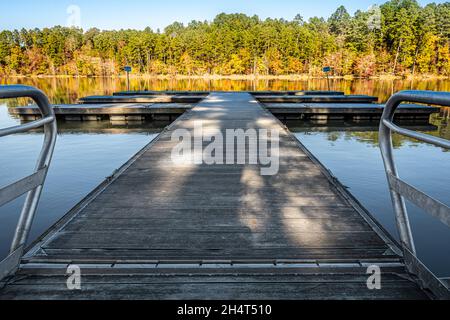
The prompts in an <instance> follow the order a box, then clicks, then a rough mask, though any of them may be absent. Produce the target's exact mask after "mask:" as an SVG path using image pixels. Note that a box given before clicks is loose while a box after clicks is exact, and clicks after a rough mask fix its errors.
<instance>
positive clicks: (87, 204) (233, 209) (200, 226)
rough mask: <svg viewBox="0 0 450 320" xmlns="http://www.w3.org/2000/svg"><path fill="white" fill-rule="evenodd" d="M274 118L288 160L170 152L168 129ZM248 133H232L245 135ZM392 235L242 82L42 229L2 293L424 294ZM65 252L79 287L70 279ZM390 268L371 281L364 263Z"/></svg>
mask: <svg viewBox="0 0 450 320" xmlns="http://www.w3.org/2000/svg"><path fill="white" fill-rule="evenodd" d="M198 121H202V124H203V127H204V129H205V130H218V131H220V132H224V131H225V130H226V129H274V130H278V131H279V132H280V136H279V146H280V169H279V173H278V174H277V175H274V176H262V175H261V174H260V169H261V166H260V165H250V164H246V165H237V164H235V165H206V164H198V165H195V164H176V163H174V162H173V161H171V150H172V148H173V147H174V145H175V144H177V142H176V141H172V139H171V136H172V133H173V132H174V130H176V129H183V130H187V132H190V133H191V134H192V135H195V134H196V133H195V131H194V127H195V124H196V123H198ZM242 147H245V146H242V145H240V146H238V148H242ZM398 252H400V251H399V249H398V247H397V245H396V243H395V242H394V241H393V240H392V239H391V238H390V237H389V236H388V235H387V233H386V232H385V231H384V230H383V229H382V228H381V227H380V226H379V225H378V224H377V223H376V222H375V221H374V220H373V219H372V217H371V216H370V214H369V213H368V212H367V211H366V210H365V209H364V208H362V207H361V206H360V205H359V204H358V202H357V201H356V200H355V199H354V198H353V197H352V196H351V195H350V194H349V193H348V192H347V190H346V189H345V188H344V187H343V186H342V185H341V184H340V183H339V182H338V181H337V180H336V179H335V178H333V177H332V176H331V175H330V173H329V172H328V171H327V170H326V169H325V168H324V167H323V166H322V165H321V164H320V163H319V162H318V161H317V160H316V159H315V158H314V157H313V156H312V155H311V154H310V153H309V152H308V150H307V149H305V147H304V146H303V145H302V144H301V143H299V142H298V141H297V140H296V138H295V137H294V136H293V135H292V134H291V133H290V132H289V131H288V130H287V129H286V128H285V127H284V126H283V125H282V124H281V123H280V122H279V121H278V119H276V118H275V117H274V116H273V115H272V114H271V113H269V112H268V111H267V110H265V109H264V108H263V107H262V106H261V105H260V104H259V103H257V101H256V100H255V99H254V98H253V97H252V96H251V95H250V94H248V93H212V94H210V95H209V96H208V97H207V98H206V99H205V100H203V101H202V102H201V103H199V104H197V105H196V106H195V107H194V108H192V109H191V110H189V111H187V112H186V113H185V114H184V115H183V116H181V117H180V118H178V120H176V121H175V122H174V123H173V124H172V125H171V126H169V127H168V128H167V129H166V130H165V131H163V132H162V133H161V134H160V135H159V137H158V138H157V139H156V140H154V141H153V142H151V143H150V144H149V145H148V146H146V147H145V148H144V149H143V150H142V151H141V152H139V153H138V154H137V155H136V156H135V157H133V158H132V159H131V160H130V161H129V162H128V163H127V164H125V165H124V166H123V167H122V168H121V169H120V170H119V171H118V172H117V173H116V174H115V175H114V176H113V177H110V178H109V179H107V180H106V181H105V182H103V183H102V184H101V185H100V186H99V187H98V188H97V189H96V190H94V191H93V192H92V193H91V194H90V195H89V196H88V197H87V198H86V199H84V200H83V201H82V202H81V203H80V204H78V205H77V206H76V207H75V208H74V209H73V210H71V211H70V212H69V213H68V214H67V215H66V216H65V217H64V218H63V219H62V220H61V221H59V222H58V223H57V224H56V225H55V226H54V227H52V228H51V229H50V230H49V231H48V232H47V233H46V234H45V235H43V236H42V237H41V238H40V239H38V240H37V241H36V242H35V243H34V244H33V245H32V246H31V248H30V249H29V251H28V253H27V254H26V255H25V258H24V260H23V263H22V266H21V268H20V270H19V272H18V273H17V274H16V275H15V276H14V277H12V278H11V279H9V280H8V281H7V283H5V284H4V288H3V289H2V290H0V299H427V298H429V297H430V295H429V293H427V292H425V291H423V290H422V289H421V288H420V287H419V285H418V284H417V282H416V279H415V278H414V277H412V276H410V275H409V274H408V273H407V272H406V269H405V266H404V264H403V260H402V258H401V257H400V256H399V255H398V254H397V253H398ZM70 264H75V265H78V266H79V267H80V268H81V270H82V283H81V284H82V286H81V290H79V291H70V290H68V289H67V287H66V280H67V275H66V269H67V266H68V265H70ZM370 265H378V266H379V267H381V270H382V272H383V282H382V284H383V285H382V288H381V290H369V289H368V288H367V279H368V275H367V274H366V271H367V267H368V266H370Z"/></svg>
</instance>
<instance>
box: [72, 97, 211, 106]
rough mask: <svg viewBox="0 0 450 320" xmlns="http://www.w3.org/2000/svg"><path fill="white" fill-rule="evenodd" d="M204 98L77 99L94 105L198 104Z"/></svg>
mask: <svg viewBox="0 0 450 320" xmlns="http://www.w3.org/2000/svg"><path fill="white" fill-rule="evenodd" d="M203 98H204V96H181V95H172V96H171V95H155V96H146V95H144V96H90V97H85V98H81V99H79V102H80V103H82V104H94V103H198V102H200V101H201V100H202V99H203Z"/></svg>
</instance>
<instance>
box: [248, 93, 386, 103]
mask: <svg viewBox="0 0 450 320" xmlns="http://www.w3.org/2000/svg"><path fill="white" fill-rule="evenodd" d="M255 98H256V99H257V100H258V101H259V102H261V103H373V102H377V101H378V98H377V97H371V96H363V95H348V96H344V95H336V96H331V95H303V96H290V95H288V96H279V95H274V96H267V95H262V96H259V95H255Z"/></svg>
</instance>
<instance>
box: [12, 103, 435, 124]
mask: <svg viewBox="0 0 450 320" xmlns="http://www.w3.org/2000/svg"><path fill="white" fill-rule="evenodd" d="M192 107H193V104H181V103H154V104H145V103H105V104H100V103H99V104H73V105H65V104H61V105H54V111H55V115H56V117H57V118H58V119H62V120H66V121H97V120H111V121H113V122H114V121H126V122H132V121H144V120H148V121H151V120H172V119H174V118H175V117H177V116H180V115H182V114H183V113H184V112H186V111H187V110H189V109H191V108H192ZM264 107H265V108H267V109H268V110H269V111H270V112H271V113H273V114H274V115H275V116H277V117H278V118H280V119H305V120H325V121H327V120H339V119H349V120H355V121H366V120H369V121H378V120H379V119H380V117H381V114H382V113H383V110H384V105H380V104H353V103H350V104H347V103H339V104H337V103H336V104H334V103H286V104H283V103H266V104H264ZM439 110H440V109H439V108H434V107H428V106H423V105H411V104H409V105H401V106H400V107H399V109H398V112H397V113H396V119H400V120H401V119H404V120H411V121H417V122H421V123H423V122H426V123H428V122H429V118H430V115H431V114H433V113H439ZM9 112H10V113H11V114H13V115H17V116H19V117H20V118H21V119H22V120H24V121H30V120H36V119H38V118H40V117H41V114H40V111H39V108H37V106H27V107H18V108H10V109H9Z"/></svg>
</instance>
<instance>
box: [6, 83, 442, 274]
mask: <svg viewBox="0 0 450 320" xmlns="http://www.w3.org/2000/svg"><path fill="white" fill-rule="evenodd" d="M0 83H1V84H15V83H22V84H28V85H33V86H36V87H38V88H40V89H42V90H43V91H44V92H45V93H46V94H48V96H49V98H50V100H51V102H52V103H74V102H75V101H76V100H77V99H78V98H80V97H83V96H86V95H91V94H112V93H113V92H115V91H120V90H125V88H126V83H125V81H124V80H123V79H71V78H67V79H28V78H21V79H0ZM332 85H333V88H332V89H334V90H343V91H345V92H346V93H348V94H350V93H354V94H370V95H376V96H378V97H379V98H380V102H385V101H386V100H387V99H388V97H389V96H390V95H391V94H392V93H393V92H396V91H399V90H402V89H420V90H438V91H450V81H442V80H441V81H436V80H433V81H421V82H411V81H367V80H357V81H337V80H336V81H333V83H332ZM131 86H132V89H135V90H144V89H147V90H323V89H326V88H327V84H326V81H323V80H312V81H284V80H283V81H281V80H271V81H257V82H254V81H232V80H215V81H205V80H179V81H176V80H137V79H133V80H132V84H131ZM22 103H23V101H19V102H18V101H11V100H10V101H7V102H5V103H4V104H0V128H4V127H9V126H12V125H16V124H18V123H19V121H18V120H17V119H14V118H12V117H11V116H10V115H9V114H8V106H9V107H11V106H15V105H18V104H22ZM449 123H450V121H449V109H442V113H441V115H439V116H437V115H436V116H433V120H432V125H433V126H432V127H429V128H424V130H425V131H426V132H427V133H431V134H433V135H436V136H440V137H443V138H446V139H450V127H449ZM288 125H289V127H290V129H291V131H293V132H295V134H296V136H297V138H298V139H299V140H300V141H301V142H302V143H303V144H304V145H305V146H306V147H307V148H308V149H309V150H311V151H312V153H313V154H315V155H316V157H318V158H319V160H320V161H322V162H323V163H324V164H325V166H326V167H328V168H329V169H330V170H331V171H332V172H333V173H334V175H335V176H337V177H338V178H339V180H340V181H341V182H342V183H343V184H344V185H346V186H348V187H349V188H350V191H351V192H352V193H353V194H354V195H355V196H356V197H357V198H358V199H359V200H360V201H361V202H362V203H363V205H364V206H365V207H366V208H367V209H368V210H369V211H370V212H371V213H372V215H373V216H375V217H376V219H377V220H378V221H379V222H380V223H382V225H383V226H384V227H385V228H386V229H387V230H388V231H389V232H391V234H393V235H394V236H397V235H396V228H395V222H394V215H393V212H392V207H391V202H390V198H389V194H388V188H387V184H386V178H385V173H384V169H383V164H382V160H381V156H380V152H379V149H378V140H377V139H378V135H377V132H376V128H375V127H367V128H361V127H351V126H350V127H349V126H347V127H345V128H344V127H343V126H342V125H341V124H336V125H333V126H332V127H316V126H311V125H308V124H305V123H288ZM160 130H161V129H160V128H158V125H155V124H146V125H139V126H134V127H133V126H132V127H130V126H119V127H118V126H111V125H110V124H109V123H61V124H59V136H58V141H57V145H56V149H55V154H54V158H53V162H52V166H51V169H50V172H49V176H48V179H47V182H46V185H45V190H44V193H43V196H42V201H41V203H40V207H39V211H38V213H37V216H36V220H35V222H34V224H33V230H32V233H31V239H35V238H36V237H37V236H38V235H40V234H41V233H42V232H43V231H45V230H46V229H47V228H48V227H49V226H51V225H52V224H53V223H54V222H55V221H57V220H58V219H59V218H61V217H62V216H63V215H64V214H65V213H66V212H67V211H68V210H69V209H70V208H72V207H73V206H74V205H75V204H76V203H77V202H79V201H80V200H81V199H82V198H83V197H84V196H85V195H87V194H88V193H89V192H90V191H91V190H92V189H93V188H94V187H95V186H97V185H98V184H99V183H100V182H101V181H103V179H104V178H105V177H107V176H109V175H110V174H111V173H112V172H113V171H114V170H115V169H117V168H118V167H120V166H121V165H122V164H123V163H125V162H126V161H127V160H128V159H129V158H130V157H131V156H132V155H134V154H135V153H136V152H138V151H139V150H140V149H141V148H143V147H144V146H145V145H146V144H148V143H149V142H150V141H151V140H152V139H154V138H155V137H156V135H157V133H158V132H159V131H160ZM41 143H42V134H41V133H39V132H33V133H29V134H21V135H15V136H9V137H5V138H1V139H0V186H2V185H5V184H7V183H9V182H12V181H14V180H16V179H19V178H21V177H23V176H25V175H26V174H28V173H31V172H32V170H33V167H34V163H35V160H36V157H37V154H38V152H39V149H40V146H41ZM395 156H396V161H397V164H398V167H399V171H400V174H401V176H402V177H403V178H404V179H405V180H406V181H408V182H410V183H412V184H413V185H415V186H417V187H419V188H421V189H422V190H424V191H426V192H429V193H430V194H431V195H433V196H434V197H435V198H437V199H439V200H441V201H443V202H445V203H447V204H450V196H449V195H450V152H448V151H445V150H443V149H441V148H437V147H433V146H430V145H428V144H424V143H419V142H417V141H412V140H410V139H405V138H400V137H396V139H395ZM22 203H23V198H22V199H18V200H16V201H14V202H12V203H10V204H8V205H6V206H4V207H2V208H0V257H3V256H5V254H6V252H7V250H8V247H9V245H10V242H11V239H12V236H13V234H14V228H15V226H16V223H17V219H18V215H19V212H20V207H21V205H22ZM409 210H410V216H411V223H412V228H413V232H414V236H415V239H416V245H417V249H418V252H419V256H420V257H421V259H422V260H423V261H424V262H425V263H426V264H427V266H428V267H430V268H431V269H432V270H433V271H434V272H436V273H437V274H438V275H440V276H447V277H448V276H450V246H449V244H450V230H449V228H448V227H446V226H445V225H443V224H442V223H440V222H438V221H436V220H435V219H434V218H432V217H430V216H428V215H427V214H425V213H423V212H421V211H420V210H419V209H417V208H415V207H413V206H409Z"/></svg>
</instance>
